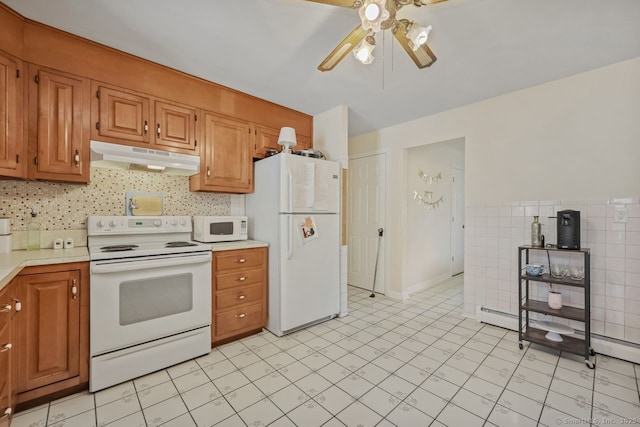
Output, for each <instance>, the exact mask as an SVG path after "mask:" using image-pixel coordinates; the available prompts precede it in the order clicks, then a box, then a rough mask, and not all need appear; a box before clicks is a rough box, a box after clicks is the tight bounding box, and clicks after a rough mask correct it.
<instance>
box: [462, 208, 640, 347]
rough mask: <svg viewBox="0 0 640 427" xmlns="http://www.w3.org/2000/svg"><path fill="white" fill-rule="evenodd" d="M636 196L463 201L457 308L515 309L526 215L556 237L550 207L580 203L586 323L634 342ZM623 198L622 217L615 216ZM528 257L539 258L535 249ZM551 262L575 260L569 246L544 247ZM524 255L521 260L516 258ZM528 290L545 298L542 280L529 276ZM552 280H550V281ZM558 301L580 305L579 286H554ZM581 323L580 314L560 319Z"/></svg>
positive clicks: (639, 271)
mask: <svg viewBox="0 0 640 427" xmlns="http://www.w3.org/2000/svg"><path fill="white" fill-rule="evenodd" d="M639 202H640V200H639V199H638V198H624V199H620V198H616V199H609V200H587V201H575V200H571V201H565V200H562V201H559V200H551V201H517V202H502V203H492V204H489V203H487V204H485V205H482V206H467V208H466V224H465V230H466V233H465V289H464V296H465V312H467V313H468V314H471V315H473V314H474V313H475V309H476V307H485V308H488V309H492V310H496V311H499V312H503V313H510V314H515V315H517V313H518V251H517V247H518V246H520V245H528V244H530V243H531V222H532V221H533V216H534V215H538V216H540V222H541V223H542V234H544V235H545V236H546V243H556V219H555V218H549V217H555V216H556V213H557V212H558V211H561V210H565V209H573V210H577V211H580V228H581V230H580V231H581V233H580V240H581V247H583V248H590V249H591V330H592V332H593V333H594V334H599V335H604V336H608V337H611V338H616V339H620V340H624V341H629V342H633V343H639V344H640V203H639ZM620 206H624V208H625V209H626V213H627V214H628V220H627V222H616V220H615V213H616V209H617V207H620ZM536 256H537V257H538V258H533V259H531V260H530V262H536V263H541V264H544V265H547V263H548V260H547V255H546V253H545V252H539V253H538V255H536ZM550 257H551V262H552V263H561V264H567V265H573V264H576V265H577V264H580V263H581V260H580V259H579V258H581V257H578V256H577V254H571V253H570V252H568V251H567V252H566V253H562V252H554V253H551V256H550ZM523 262H524V261H523ZM535 287H537V288H535V289H534V290H533V292H534V293H535V294H534V295H535V296H534V297H535V298H536V299H539V300H546V292H547V290H548V287H547V285H546V284H544V283H543V284H536V285H535ZM556 287H558V286H557V285H554V288H556ZM558 288H559V290H560V291H561V292H562V294H563V302H564V304H566V305H572V306H578V307H580V306H583V294H582V289H580V288H570V287H562V286H559V287H558ZM554 321H559V322H564V323H568V324H569V325H570V326H572V327H575V328H576V329H581V330H584V326H583V324H582V323H581V322H569V321H566V320H564V319H554Z"/></svg>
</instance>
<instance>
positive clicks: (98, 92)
mask: <svg viewBox="0 0 640 427" xmlns="http://www.w3.org/2000/svg"><path fill="white" fill-rule="evenodd" d="M96 98H98V99H100V91H99V90H97V91H96Z"/></svg>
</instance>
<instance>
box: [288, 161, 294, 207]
mask: <svg viewBox="0 0 640 427" xmlns="http://www.w3.org/2000/svg"><path fill="white" fill-rule="evenodd" d="M287 179H288V184H289V189H288V190H289V194H288V201H289V212H293V173H292V172H291V169H287Z"/></svg>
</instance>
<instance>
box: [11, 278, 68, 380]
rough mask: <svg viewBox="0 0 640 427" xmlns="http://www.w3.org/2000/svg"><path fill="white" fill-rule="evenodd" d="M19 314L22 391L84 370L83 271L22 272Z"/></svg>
mask: <svg viewBox="0 0 640 427" xmlns="http://www.w3.org/2000/svg"><path fill="white" fill-rule="evenodd" d="M17 285H18V293H19V295H20V300H21V301H22V312H21V313H20V315H19V316H17V317H16V320H17V325H16V331H17V332H18V336H19V338H18V339H19V344H20V347H19V348H20V351H21V357H20V358H19V360H18V362H17V363H18V384H17V386H18V393H20V392H24V391H27V390H32V389H34V388H37V387H41V386H45V385H48V384H52V383H54V382H57V381H61V380H65V379H68V378H72V377H76V376H78V375H79V371H80V358H79V354H80V308H79V306H80V298H79V293H80V273H79V271H58V272H51V273H42V274H29V275H25V276H18V282H17Z"/></svg>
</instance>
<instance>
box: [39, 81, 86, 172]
mask: <svg viewBox="0 0 640 427" xmlns="http://www.w3.org/2000/svg"><path fill="white" fill-rule="evenodd" d="M34 83H35V85H34V84H33V83H32V89H31V90H30V99H29V104H30V112H31V114H30V117H29V120H30V127H31V126H35V129H32V130H31V131H30V132H33V131H34V130H35V132H36V136H35V138H34V139H35V146H36V150H35V156H34V165H33V166H35V167H34V168H33V170H32V173H30V174H29V175H30V177H32V178H35V179H47V180H53V181H72V182H89V99H90V97H89V95H90V94H89V92H90V85H89V80H88V79H84V78H82V77H77V76H73V75H70V74H65V73H60V72H54V71H48V70H44V69H36V73H35V78H34ZM32 104H33V105H32ZM34 107H35V108H36V111H33V110H32V108H34ZM30 166H31V165H30Z"/></svg>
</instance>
